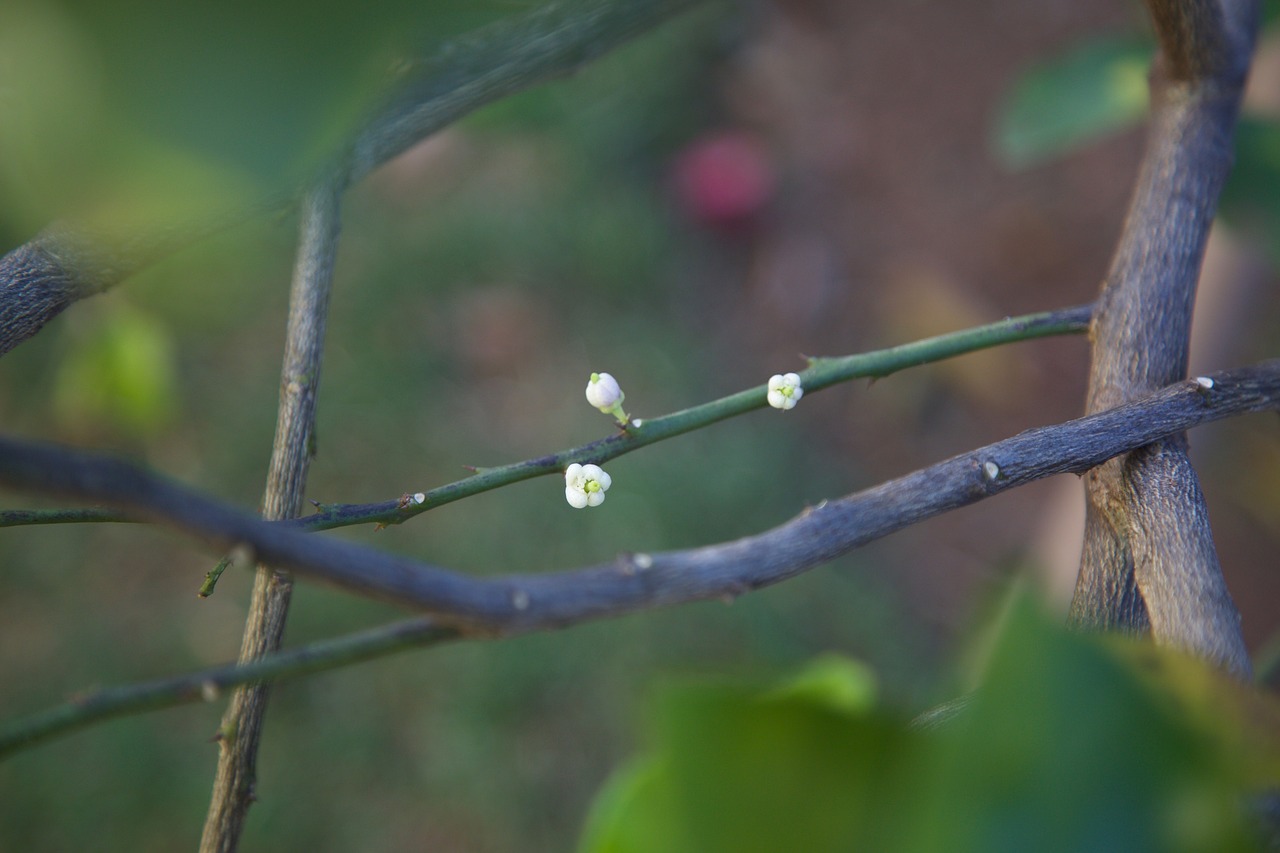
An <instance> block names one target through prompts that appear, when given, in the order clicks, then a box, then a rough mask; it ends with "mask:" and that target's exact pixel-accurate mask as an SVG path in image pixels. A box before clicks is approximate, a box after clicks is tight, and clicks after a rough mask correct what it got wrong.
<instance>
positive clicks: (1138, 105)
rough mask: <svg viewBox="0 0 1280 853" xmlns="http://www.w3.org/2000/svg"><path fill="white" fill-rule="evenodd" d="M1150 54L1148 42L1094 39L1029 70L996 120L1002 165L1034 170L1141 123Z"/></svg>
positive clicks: (1014, 87)
mask: <svg viewBox="0 0 1280 853" xmlns="http://www.w3.org/2000/svg"><path fill="white" fill-rule="evenodd" d="M1152 50H1153V45H1152V42H1151V40H1150V39H1149V38H1141V37H1130V36H1106V37H1099V38H1092V39H1089V40H1088V41H1085V42H1083V43H1081V44H1079V45H1076V46H1074V47H1072V48H1071V49H1069V50H1068V51H1066V52H1065V53H1063V54H1062V55H1060V56H1058V57H1055V58H1053V59H1049V60H1047V61H1045V62H1043V63H1041V64H1039V65H1036V66H1035V67H1033V68H1031V69H1030V70H1028V71H1027V72H1026V73H1024V74H1023V75H1022V76H1021V77H1019V78H1018V80H1017V82H1016V83H1015V84H1014V86H1013V89H1012V91H1011V92H1010V93H1009V95H1008V96H1007V98H1006V100H1005V102H1004V104H1003V105H1002V106H1001V107H1000V112H999V116H998V118H997V120H996V127H995V131H994V132H995V147H996V152H997V154H998V155H999V157H1000V159H1001V161H1002V162H1003V163H1004V164H1005V165H1006V166H1009V167H1011V168H1026V167H1028V166H1033V165H1035V164H1036V163H1040V162H1043V161H1045V160H1048V159H1052V158H1054V157H1060V156H1062V155H1063V154H1066V153H1068V152H1070V151H1072V150H1074V149H1075V148H1077V147H1079V146H1081V145H1084V144H1086V143H1088V142H1091V141H1093V140H1095V139H1097V138H1099V137H1101V136H1104V135H1106V134H1109V133H1112V132H1114V131H1116V130H1119V129H1123V128H1126V127H1130V126H1132V125H1133V124H1135V123H1136V122H1138V121H1140V120H1141V119H1142V117H1143V116H1144V115H1146V112H1147V71H1148V68H1149V67H1150V65H1151V54H1152Z"/></svg>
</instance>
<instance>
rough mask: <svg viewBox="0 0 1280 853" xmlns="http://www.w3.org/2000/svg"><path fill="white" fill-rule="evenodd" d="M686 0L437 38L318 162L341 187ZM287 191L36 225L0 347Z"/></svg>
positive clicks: (2, 288)
mask: <svg viewBox="0 0 1280 853" xmlns="http://www.w3.org/2000/svg"><path fill="white" fill-rule="evenodd" d="M698 2H700V0H586V2H559V3H553V4H550V5H549V6H546V7H544V8H540V9H536V10H534V11H532V12H526V13H524V14H521V15H515V16H512V17H511V18H510V19H508V20H504V21H500V22H498V23H496V24H493V25H490V26H488V27H483V28H481V29H479V30H477V31H476V32H475V33H473V34H471V35H470V36H467V37H463V38H459V39H457V40H455V41H453V42H449V43H446V44H444V45H443V46H442V47H440V48H439V50H437V51H435V52H434V53H432V54H429V55H427V56H424V57H421V58H418V59H415V60H413V61H410V62H406V63H405V64H404V69H403V71H402V73H401V75H400V77H399V79H398V80H396V81H395V83H394V85H393V86H392V87H391V90H390V91H389V92H388V93H387V94H386V95H385V96H384V101H383V102H382V104H381V105H380V106H379V107H378V108H376V109H374V110H372V111H371V113H370V116H369V118H368V120H367V122H366V123H365V124H364V125H363V126H362V127H359V128H357V129H356V130H355V131H354V132H353V133H352V135H351V137H350V138H349V139H348V141H347V142H345V143H344V144H343V145H342V146H341V147H340V148H339V150H338V151H337V152H335V155H334V158H333V159H334V163H333V164H332V165H331V167H330V169H328V170H327V173H331V174H342V175H344V176H345V177H344V183H343V186H344V187H345V186H347V185H348V184H350V183H353V182H355V181H358V180H360V179H361V178H363V177H364V176H365V175H367V174H368V173H369V172H371V171H372V170H373V169H375V168H377V167H378V166H379V165H381V164H382V163H384V162H386V161H387V160H388V159H390V158H392V157H394V156H396V155H397V154H399V153H401V152H402V151H404V150H405V149H407V148H409V147H410V146H411V145H413V144H414V143H415V142H418V141H420V140H422V139H424V138H426V137H427V136H430V135H431V134H432V133H435V132H436V131H437V130H440V129H441V128H443V127H446V126H447V125H449V124H450V123H452V122H454V121H457V120H458V119H459V118H461V117H462V116H464V115H466V114H467V113H470V112H472V111H474V110H476V109H479V108H480V107H482V106H485V105H486V104H490V103H492V102H494V101H496V100H499V99H501V98H504V97H506V96H507V95H511V94H514V93H515V92H519V91H521V90H522V89H525V88H528V87H530V86H533V85H536V84H538V83H542V82H545V81H547V80H549V79H553V78H556V77H560V76H563V75H566V74H570V73H572V72H574V71H576V70H578V69H579V68H581V67H582V66H583V65H584V64H586V63H587V62H590V61H592V60H594V59H596V58H598V57H600V56H603V55H604V54H606V53H608V52H610V51H612V50H614V49H616V48H618V47H620V46H621V45H622V44H624V43H626V42H627V41H628V40H629V39H631V38H633V37H635V36H637V35H639V34H640V33H643V32H645V31H647V30H650V29H652V28H654V27H656V26H657V25H659V24H661V23H662V22H663V21H665V20H667V19H668V18H671V17H674V16H675V15H676V14H678V13H680V12H682V11H684V10H686V9H688V8H690V7H692V6H694V5H696V4H697V3H698ZM296 201H297V199H296V198H282V197H277V198H265V199H262V200H260V201H259V202H258V203H256V204H254V205H251V206H250V207H248V208H246V209H242V210H224V211H218V212H211V213H210V215H209V216H207V217H203V218H200V219H197V220H193V221H189V222H184V223H179V224H176V225H174V224H165V225H163V226H157V225H155V224H152V225H150V226H147V227H144V228H141V229H139V228H135V227H130V226H123V227H116V226H113V227H111V228H110V229H109V230H108V229H106V228H103V227H100V226H95V227H88V226H85V225H83V224H73V223H58V224H55V225H52V226H50V227H48V228H47V229H45V230H44V231H43V232H41V233H40V234H38V235H37V236H36V237H34V238H33V239H32V240H30V241H29V242H27V243H26V244H24V245H22V246H19V247H18V248H16V249H14V250H13V251H11V252H9V253H8V254H7V255H5V256H3V257H0V355H3V354H4V353H6V352H8V351H9V350H11V349H13V348H14V347H15V346H17V345H18V344H20V343H22V342H23V341H25V340H26V339H27V338H30V337H31V336H32V335H34V334H36V333H37V332H39V331H40V329H42V328H43V327H44V326H45V324H46V323H48V322H49V321H50V320H52V319H53V318H54V317H56V316H57V315H58V314H60V313H62V311H63V310H64V309H66V308H68V307H69V306H71V305H72V304H74V303H75V302H77V301H78V300H80V299H84V298H86V297H89V296H93V295H94V294H97V293H101V292H103V291H105V290H108V289H110V288H112V287H115V286H116V285H117V284H119V283H120V282H121V281H123V280H124V279H126V278H128V277H129V276H131V275H133V274H134V273H136V272H138V271H140V270H142V269H144V268H145V267H147V266H149V265H150V264H152V263H154V262H155V261H157V260H159V259H160V258H163V257H164V256H166V255H168V254H171V253H172V252H174V251H176V250H178V249H180V248H182V247H184V246H187V245H190V244H191V243H193V242H195V241H196V240H199V239H201V238H204V237H207V236H209V235H210V234H213V233H215V232H217V231H220V230H223V229H225V228H227V227H229V226H231V225H235V224H238V223H240V222H244V221H246V220H248V219H250V218H252V217H254V216H257V215H260V214H261V213H263V212H266V211H271V210H279V209H282V208H286V207H289V206H291V205H292V204H294V203H296Z"/></svg>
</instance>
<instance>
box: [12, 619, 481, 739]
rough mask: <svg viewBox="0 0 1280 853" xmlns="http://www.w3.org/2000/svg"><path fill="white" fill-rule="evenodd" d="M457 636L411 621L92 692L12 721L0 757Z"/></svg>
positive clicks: (431, 624) (425, 621)
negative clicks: (110, 723)
mask: <svg viewBox="0 0 1280 853" xmlns="http://www.w3.org/2000/svg"><path fill="white" fill-rule="evenodd" d="M456 636H457V631H456V630H455V629H452V628H443V627H440V626H439V625H436V624H435V623H434V622H433V621H432V620H430V619H428V618H425V617H423V618H419V619H408V620H405V621H403V622H397V623H395V624H392V625H385V626H382V627H379V628H374V629H371V630H368V631H362V632H359V633H356V634H350V635H347V636H345V637H339V638H336V639H333V640H324V641H321V642H317V643H310V644H308V645H305V646H301V647H299V648H296V649H290V650H288V651H282V652H276V653H274V654H270V655H266V656H264V657H261V658H259V659H257V660H254V661H249V662H247V663H235V664H228V665H226V666H218V667H213V668H211V669H204V670H200V671H199V672H192V673H188V674H186V675H178V676H174V677H172V678H162V679H157V680H155V681H148V682H144V683H141V684H130V685H124V686H121V687H111V688H106V689H98V690H89V691H86V692H84V693H81V694H79V695H77V696H74V697H73V698H71V699H70V700H68V701H67V702H66V703H64V704H62V705H59V706H57V707H55V708H50V709H48V710H46V711H42V712H40V713H38V714H32V715H31V716H29V717H23V718H21V719H17V720H13V721H12V722H11V723H10V724H8V725H6V726H5V727H4V729H3V730H0V758H4V757H6V756H8V755H10V754H11V753H14V752H19V751H21V750H24V749H29V748H31V747H33V746H37V745H39V744H41V743H44V742H45V741H47V740H50V739H52V738H57V737H62V736H64V735H68V734H71V733H72V732H74V731H76V730H78V729H82V728H85V727H86V726H90V725H93V724H94V723H99V722H105V721H106V720H109V719H112V718H114V717H121V716H127V715H130V714H140V713H144V712H146V711H158V710H160V709H162V708H172V707H174V706H175V705H186V704H190V703H192V702H201V701H203V702H212V701H214V700H215V699H217V698H218V697H219V696H220V695H221V693H222V691H224V690H226V689H228V688H231V687H237V686H239V685H242V684H249V683H251V682H260V681H272V680H277V679H281V678H286V677H296V676H299V675H310V674H312V673H317V672H324V671H325V670H329V669H336V668H338V667H341V666H349V665H351V664H356V663H362V662H364V661H367V660H371V659H373V658H377V657H382V656H383V655H388V654H392V653H394V652H397V651H401V650H404V649H410V648H418V647H421V646H425V645H430V644H434V643H440V642H444V641H446V640H450V639H453V638H454V637H456Z"/></svg>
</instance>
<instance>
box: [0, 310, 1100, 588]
mask: <svg viewBox="0 0 1280 853" xmlns="http://www.w3.org/2000/svg"><path fill="white" fill-rule="evenodd" d="M1091 310H1092V306H1089V305H1082V306H1078V307H1074V308H1063V309H1059V310H1056V311H1044V312H1040V313H1036V314H1027V315H1024V316H1021V317H1010V318H1007V319H1004V320H1001V321H999V322H996V323H990V324H987V325H985V326H977V327H974V328H972V329H965V330H962V331H959V332H950V333H948V334H944V335H938V336H936V337H932V338H926V339H924V340H920V341H915V342H912V343H908V344H902V345H899V346H895V347H890V348H888V349H882V350H874V351H872V352H866V353H858V354H856V355H847V356H835V357H820V358H810V359H809V367H808V368H807V369H806V370H804V371H802V372H801V373H800V376H801V378H802V379H803V381H804V389H805V393H812V392H814V391H818V390H821V389H823V388H828V387H830V386H832V385H837V384H839V383H842V382H848V381H850V380H853V379H859V378H870V379H879V378H883V377H886V376H889V375H890V374H893V373H896V372H897V371H900V370H904V369H906V368H908V367H917V366H919V365H922V364H929V363H931V362H936V361H942V360H943V359H947V358H953V357H955V356H958V355H963V354H965V353H969V352H974V351H975V350H980V349H987V348H990V347H994V346H1000V345H1002V344H1009V343H1016V342H1018V341H1026V340H1033V339H1035V338H1043V337H1050V336H1053V335H1070V334H1081V333H1083V332H1085V331H1087V330H1088V328H1089V319H1090V313H1091ZM766 395H767V390H766V387H765V385H763V384H762V385H758V386H756V387H754V388H748V389H746V390H745V391H739V392H738V393H736V394H731V395H729V396H728V397H722V398H720V399H718V400H712V401H710V402H707V403H703V404H702V405H699V406H694V407H692V408H689V409H684V410H683V411H679V412H675V413H673V414H670V415H664V416H662V417H657V418H651V419H648V420H642V421H641V423H640V426H638V427H637V426H634V425H632V426H629V427H628V428H627V429H626V430H625V431H623V432H619V433H618V434H616V435H612V436H609V437H608V438H602V439H599V440H597V441H593V442H590V443H588V444H584V445H581V446H579V447H573V448H569V449H568V450H561V451H559V452H556V453H551V454H548V455H546V456H539V457H537V458H534V459H527V460H525V461H523V462H515V463H512V464H510V465H502V466H499V467H496V468H486V469H483V470H481V471H479V472H478V473H476V474H475V475H473V476H471V477H466V478H464V479H462V480H457V481H455V482H453V483H448V484H446V485H444V486H439V487H437V488H435V489H432V490H430V491H428V492H425V493H424V494H425V498H426V499H425V500H424V501H423V502H422V503H421V504H417V505H414V504H411V503H410V502H408V501H405V500H404V499H397V500H390V501H380V502H377V503H368V504H319V505H317V506H318V509H319V511H318V512H316V513H314V514H312V515H309V516H307V517H306V518H302V519H296V520H293V521H289V522H283V523H286V524H291V525H296V526H299V527H302V528H303V529H305V530H330V529H333V528H337V527H349V526H352V525H356V524H368V523H376V524H379V525H390V524H400V523H402V522H404V521H406V520H408V519H410V518H413V517H414V516H416V515H420V514H421V513H423V512H426V511H428V510H431V509H435V508H436V507H439V506H443V505H445V504H448V503H453V502H454V501H457V500H461V499H462V498H467V497H471V496H472V495H477V494H480V493H481V492H487V491H491V490H493V489H497V488H500V487H502V486H507V485H510V484H512V483H517V482H520V481H521V480H528V479H531V478H533V477H539V476H543V475H545V474H558V473H560V472H561V471H563V470H564V469H565V467H566V466H568V465H570V464H571V463H573V462H579V463H583V464H586V463H595V464H597V465H598V464H600V463H601V462H605V461H607V460H609V459H614V458H616V457H618V456H621V455H623V454H624V453H630V452H631V451H633V450H638V449H640V448H641V447H646V446H648V445H650V444H655V443H657V442H659V441H663V440H665V439H668V438H673V437H675V436H677V435H683V434H684V433H687V432H692V431H693V430H696V429H700V428H702V427H706V426H710V425H711V424H713V423H717V422H719V421H722V420H725V419H727V418H731V417H734V416H735V415H741V414H745V413H746V412H750V411H754V410H756V409H761V408H766ZM33 512H36V511H32V510H7V511H2V512H0V527H6V526H11V525H16V524H38V523H45V524H53V523H70V522H80V521H85V522H88V521H123V520H130V519H128V518H126V517H125V516H123V515H122V514H120V513H115V514H114V515H113V514H112V511H107V510H102V509H99V508H94V509H87V510H74V509H66V510H51V511H47V512H48V513H50V515H49V516H48V517H44V516H42V517H41V518H42V520H28V519H30V518H31V516H32V514H33ZM220 566H221V568H226V562H225V561H224V563H223V564H220ZM220 573H221V572H220V571H218V569H215V570H214V571H213V572H211V573H210V576H211V577H207V578H206V581H205V585H204V586H202V587H201V595H207V594H208V593H209V592H211V591H212V583H211V581H212V582H216V580H217V575H218V574H220Z"/></svg>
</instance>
